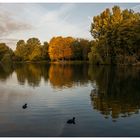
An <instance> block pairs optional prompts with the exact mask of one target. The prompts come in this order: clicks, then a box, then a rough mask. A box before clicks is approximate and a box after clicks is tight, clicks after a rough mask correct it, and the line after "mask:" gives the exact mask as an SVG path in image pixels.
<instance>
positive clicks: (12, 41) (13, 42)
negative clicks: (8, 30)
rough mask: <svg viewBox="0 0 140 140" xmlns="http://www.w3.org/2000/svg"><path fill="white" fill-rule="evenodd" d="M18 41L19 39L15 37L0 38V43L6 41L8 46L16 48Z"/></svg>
mask: <svg viewBox="0 0 140 140" xmlns="http://www.w3.org/2000/svg"><path fill="white" fill-rule="evenodd" d="M17 42H18V39H13V38H2V39H0V43H6V45H7V46H9V47H11V48H13V49H15V48H16V43H17Z"/></svg>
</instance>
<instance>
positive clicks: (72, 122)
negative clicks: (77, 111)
mask: <svg viewBox="0 0 140 140" xmlns="http://www.w3.org/2000/svg"><path fill="white" fill-rule="evenodd" d="M67 123H68V124H75V117H73V118H72V119H70V120H68V121H67Z"/></svg>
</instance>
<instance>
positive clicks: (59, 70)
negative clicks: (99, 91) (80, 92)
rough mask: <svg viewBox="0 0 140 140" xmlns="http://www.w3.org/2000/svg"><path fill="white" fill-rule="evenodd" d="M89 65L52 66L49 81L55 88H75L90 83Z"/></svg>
mask: <svg viewBox="0 0 140 140" xmlns="http://www.w3.org/2000/svg"><path fill="white" fill-rule="evenodd" d="M87 70H88V65H86V64H85V65H53V64H52V65H51V66H50V69H49V80H50V83H51V85H52V86H53V88H65V87H69V88H70V87H73V86H76V85H84V84H87V83H88V73H87Z"/></svg>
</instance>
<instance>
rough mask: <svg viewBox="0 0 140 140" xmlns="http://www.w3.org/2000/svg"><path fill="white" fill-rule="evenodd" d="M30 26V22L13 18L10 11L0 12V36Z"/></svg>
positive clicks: (29, 27)
mask: <svg viewBox="0 0 140 140" xmlns="http://www.w3.org/2000/svg"><path fill="white" fill-rule="evenodd" d="M31 28H32V26H31V25H30V24H27V23H25V22H23V21H20V20H18V19H16V18H14V15H12V14H11V13H10V12H6V11H1V12H0V37H3V36H7V35H9V34H11V33H14V32H17V31H23V30H28V29H31Z"/></svg>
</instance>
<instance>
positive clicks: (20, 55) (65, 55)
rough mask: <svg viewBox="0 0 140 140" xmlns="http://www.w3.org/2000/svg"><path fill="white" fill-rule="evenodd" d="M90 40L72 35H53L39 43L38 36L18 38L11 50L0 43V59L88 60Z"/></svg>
mask: <svg viewBox="0 0 140 140" xmlns="http://www.w3.org/2000/svg"><path fill="white" fill-rule="evenodd" d="M90 48H91V42H90V41H89V40H86V39H75V38H73V37H61V36H58V37H53V38H52V39H51V40H50V42H49V43H48V42H44V43H43V45H42V44H41V42H40V40H39V39H38V38H29V39H28V40H27V41H26V42H25V41H24V40H19V41H18V42H17V44H16V50H15V51H13V50H12V49H10V48H9V47H8V46H7V45H6V44H5V43H0V61H1V62H5V60H6V61H8V60H9V62H11V61H18V62H20V61H21V62H24V61H42V60H44V61H62V60H85V61H86V60H88V53H89V52H90Z"/></svg>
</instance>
